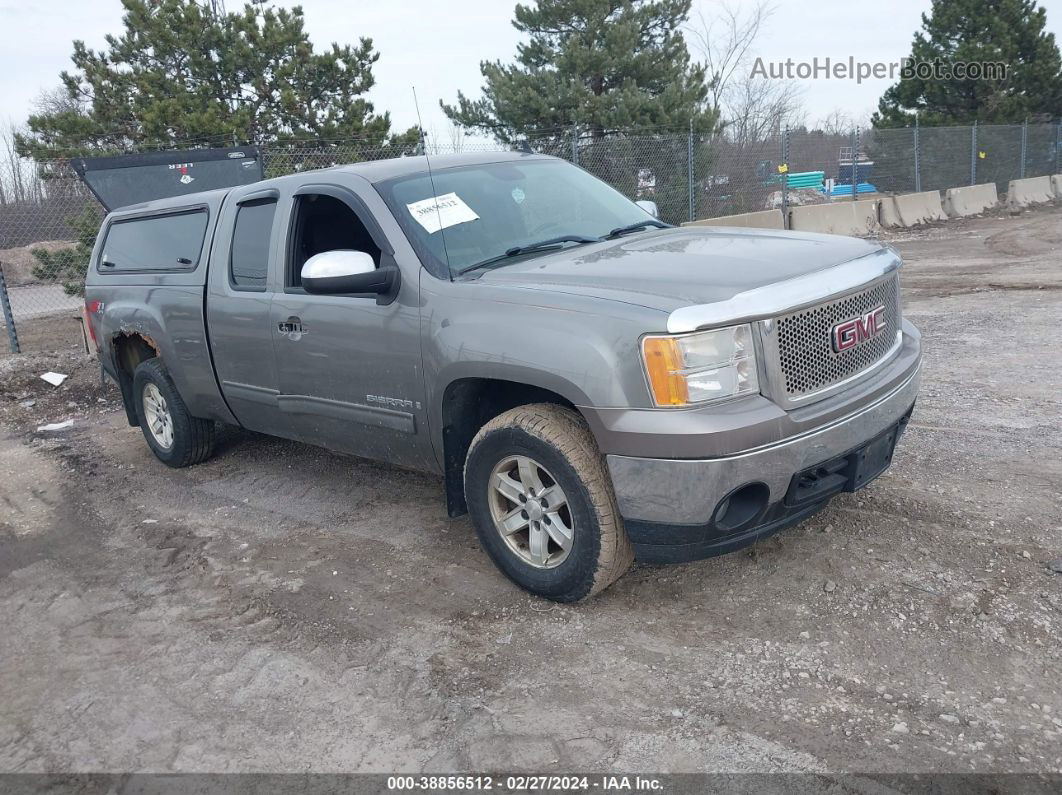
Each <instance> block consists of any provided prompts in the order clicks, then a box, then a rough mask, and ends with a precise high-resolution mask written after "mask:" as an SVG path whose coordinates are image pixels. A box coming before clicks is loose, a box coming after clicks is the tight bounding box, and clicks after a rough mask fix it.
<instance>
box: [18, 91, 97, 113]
mask: <svg viewBox="0 0 1062 795" xmlns="http://www.w3.org/2000/svg"><path fill="white" fill-rule="evenodd" d="M31 109H32V110H33V113H35V114H37V115H40V116H52V115H55V114H57V113H84V112H85V106H84V104H83V103H82V101H81V100H79V99H76V98H74V97H71V96H70V92H68V91H67V90H66V86H56V87H55V88H45V89H42V90H41V92H40V93H39V94H37V96H36V97H35V98H34V100H33V104H32V106H31Z"/></svg>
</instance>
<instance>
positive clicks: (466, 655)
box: [0, 208, 1062, 772]
mask: <svg viewBox="0 0 1062 795" xmlns="http://www.w3.org/2000/svg"><path fill="white" fill-rule="evenodd" d="M892 242H893V243H894V244H895V245H896V246H897V247H898V248H899V249H900V251H901V252H902V253H903V254H904V255H905V257H906V259H907V261H908V267H907V269H906V276H905V279H906V281H905V303H906V312H907V315H908V317H910V318H911V319H913V320H914V321H915V323H917V324H918V325H919V326H920V327H921V329H922V331H923V333H924V335H925V342H926V366H925V376H924V387H923V391H922V395H921V398H920V401H919V405H918V407H917V409H916V412H915V419H914V421H913V422H912V425H911V427H910V430H909V432H908V434H907V435H906V436H905V438H904V440H903V442H902V446H901V450H900V453H899V455H898V458H897V461H896V465H895V466H894V468H893V469H892V470H891V471H890V472H889V473H888V474H887V475H886V476H884V477H883V478H882V479H880V480H879V481H877V482H876V483H875V484H874V485H873V486H871V487H870V488H868V489H867V490H865V491H863V492H861V493H859V494H856V495H845V496H843V497H840V498H838V499H836V500H835V501H834V503H833V504H832V506H831V507H830V508H829V509H827V510H826V511H825V512H823V513H821V514H819V515H818V516H817V517H816V518H814V519H813V520H811V521H809V522H807V523H806V524H804V525H802V526H800V527H797V528H794V529H791V530H789V531H786V532H784V533H782V534H780V535H777V536H775V537H774V538H772V539H770V540H769V541H767V542H764V543H761V544H760V545H758V546H756V547H754V548H752V549H750V550H747V551H744V552H741V553H737V554H734V555H730V556H727V557H723V558H716V559H713V560H709V561H704V562H700V563H695V564H689V565H684V566H678V567H671V568H651V567H639V568H636V569H635V570H633V571H632V572H631V573H630V574H629V575H628V576H627V577H626V578H624V579H623V580H621V581H620V582H619V583H617V584H616V585H615V586H614V587H613V588H611V589H610V590H609V591H607V592H605V593H604V594H603V595H602V596H600V597H599V598H597V599H595V600H593V601H591V602H589V603H587V604H584V605H577V606H559V605H554V604H550V603H547V602H544V601H540V600H537V599H534V598H532V597H529V596H527V595H525V594H524V593H522V592H520V591H518V590H516V589H515V588H514V587H513V586H511V585H510V584H509V583H508V582H507V581H506V580H504V579H503V578H502V577H501V575H499V574H498V573H497V572H496V571H495V570H494V568H493V567H492V565H491V564H490V562H489V561H488V560H487V558H486V557H485V555H484V554H483V553H482V552H481V551H480V550H479V548H478V546H477V544H476V541H475V539H474V534H473V532H472V528H471V526H470V524H469V522H468V521H467V519H458V520H448V519H447V518H446V516H445V511H444V507H443V497H442V488H441V483H440V482H439V481H438V480H436V479H434V478H430V477H425V476H420V475H411V474H407V473H404V472H400V471H397V470H394V469H390V468H388V467H384V466H379V465H375V464H371V463H366V462H361V461H356V460H350V459H344V458H338V457H335V456H333V455H331V454H329V453H326V452H322V451H320V450H316V449H313V448H309V447H305V446H301V445H298V444H294V443H288V442H284V441H276V440H272V439H269V438H266V437H262V436H257V435H252V434H247V433H242V432H237V431H232V432H229V433H228V434H227V435H226V437H225V439H224V443H223V444H222V446H221V450H220V452H219V454H218V455H217V457H216V458H215V459H213V460H212V461H210V462H209V463H207V464H205V465H203V466H199V467H195V468H192V469H188V470H182V471H173V470H169V469H166V468H165V467H163V466H162V465H160V464H159V463H157V462H156V461H155V460H154V459H153V458H152V457H151V455H150V453H149V452H148V449H147V447H146V445H145V444H144V442H143V440H142V438H141V437H140V431H139V430H137V429H131V428H129V427H128V426H127V425H126V424H125V421H124V417H123V414H122V413H121V410H120V406H119V402H118V396H117V392H116V390H114V389H113V388H112V387H107V388H104V387H101V386H100V384H99V379H98V376H97V373H96V371H95V370H94V369H93V367H92V366H91V364H89V363H86V362H85V361H84V360H83V359H81V358H78V357H77V356H75V355H72V354H67V355H64V356H61V357H55V356H52V357H46V356H36V355H35V356H27V357H0V461H2V463H0V497H2V499H3V502H4V508H3V513H2V514H0V614H2V615H3V616H4V622H3V642H0V770H3V771H21V772H33V771H68V770H79V771H130V770H140V771H192V770H195V771H247V770H258V771H308V770H313V771H393V770H402V771H422V770H427V771H448V770H469V769H471V770H478V771H484V770H497V769H508V770H512V769H523V770H531V771H535V772H565V771H572V770H583V771H598V770H625V771H664V770H667V771H700V770H726V771H781V770H786V771H820V772H827V771H828V772H837V771H861V772H872V771H873V772H909V771H970V770H974V771H985V772H987V771H992V772H1006V771H1060V770H1062V688H1060V687H1059V682H1060V681H1062V644H1060V643H1059V637H1060V635H1062V574H1060V573H1054V572H1053V571H1052V569H1051V567H1050V564H1051V562H1052V561H1058V560H1059V559H1060V558H1062V500H1060V496H1059V494H1060V490H1062V424H1060V422H1059V417H1060V415H1062V411H1060V409H1062V400H1060V397H1059V396H1060V394H1062V346H1060V343H1059V334H1058V324H1059V319H1060V318H1062V292H1060V288H1062V267H1060V262H1062V256H1060V255H1062V210H1059V209H1056V208H1049V209H1044V210H1039V211H1036V212H1031V213H1028V212H1027V213H1025V214H1023V215H1021V216H1019V217H1016V218H1012V217H1009V216H998V217H993V218H986V219H979V220H974V221H969V222H954V223H951V224H948V225H942V226H939V227H934V228H930V229H927V230H922V231H918V232H915V233H911V234H906V235H894V236H892ZM49 369H52V370H59V371H61V372H67V373H72V377H71V378H70V379H69V380H68V381H67V382H66V383H65V384H63V385H62V386H61V387H59V388H57V389H56V388H53V387H50V386H48V385H46V384H45V383H44V382H43V381H40V380H39V379H38V378H37V377H36V376H37V374H39V373H41V372H44V371H45V370H49ZM27 401H35V402H34V403H33V404H32V405H30V404H29V403H27ZM67 418H73V419H74V421H75V424H74V426H73V428H72V429H70V430H68V431H64V432H59V433H46V432H37V431H36V430H35V429H36V427H37V425H39V424H41V423H45V422H54V421H58V420H65V419H67ZM1055 565H1056V566H1058V565H1059V564H1058V563H1056V564H1055Z"/></svg>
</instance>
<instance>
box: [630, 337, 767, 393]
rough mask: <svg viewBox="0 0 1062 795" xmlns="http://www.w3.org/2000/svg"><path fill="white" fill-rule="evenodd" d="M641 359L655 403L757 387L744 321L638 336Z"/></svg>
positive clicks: (750, 344) (742, 391) (748, 389)
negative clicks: (708, 328) (673, 333)
mask: <svg viewBox="0 0 1062 795" xmlns="http://www.w3.org/2000/svg"><path fill="white" fill-rule="evenodd" d="M642 360H643V362H644V363H645V372H646V375H648V377H649V389H650V391H651V392H652V395H653V401H654V402H655V403H656V405H658V406H689V405H692V404H696V403H708V402H710V401H713V400H726V399H728V398H733V397H738V396H740V395H747V394H751V393H753V392H759V391H760V384H759V379H758V378H757V376H756V352H755V351H754V350H753V347H752V328H751V327H750V326H748V325H747V324H746V325H743V326H730V327H729V328H720V329H713V330H711V331H698V332H696V333H694V334H683V335H681V336H675V337H673V336H664V335H660V336H649V337H643V338H642Z"/></svg>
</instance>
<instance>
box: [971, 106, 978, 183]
mask: <svg viewBox="0 0 1062 795" xmlns="http://www.w3.org/2000/svg"><path fill="white" fill-rule="evenodd" d="M970 184H971V185H976V184H977V121H976V120H975V121H974V123H973V127H971V128H970Z"/></svg>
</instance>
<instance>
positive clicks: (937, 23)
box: [873, 0, 1062, 127]
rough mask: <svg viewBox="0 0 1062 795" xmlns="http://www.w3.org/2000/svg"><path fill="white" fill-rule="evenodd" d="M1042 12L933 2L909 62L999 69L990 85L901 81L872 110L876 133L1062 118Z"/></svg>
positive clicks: (1061, 75)
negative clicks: (1003, 70)
mask: <svg viewBox="0 0 1062 795" xmlns="http://www.w3.org/2000/svg"><path fill="white" fill-rule="evenodd" d="M1046 21H1047V12H1046V11H1045V10H1044V9H1043V8H1042V7H1040V6H1038V5H1037V3H1036V1H1035V0H933V7H932V9H931V11H930V13H929V14H928V15H927V14H923V15H922V30H920V31H918V32H917V33H915V37H914V43H913V45H912V47H911V59H912V60H913V62H915V63H923V64H932V63H936V62H939V63H941V64H943V65H945V66H947V65H950V64H956V63H967V64H969V63H1002V64H1005V65H1006V67H1007V70H1006V76H1005V77H999V78H996V79H982V80H972V79H958V78H957V77H954V76H951V77H947V78H945V79H936V78H935V77H930V78H929V79H924V78H922V77H918V76H909V77H901V79H900V81H899V82H898V83H896V84H895V85H893V86H892V87H890V88H889V89H888V90H887V91H886V92H885V94H884V95H883V96H882V98H881V101H880V102H879V103H878V111H877V112H876V113H875V114H874V117H873V123H874V126H876V127H901V126H906V125H909V124H913V123H914V119H915V114H917V115H918V118H919V121H920V122H921V123H922V124H927V125H933V124H935V125H946V124H969V123H971V122H973V121H980V122H992V123H1016V122H1021V121H1024V120H1025V119H1026V118H1029V119H1031V120H1050V119H1054V118H1058V117H1059V116H1060V115H1062V59H1060V57H1059V51H1058V45H1057V44H1056V43H1055V37H1054V34H1052V33H1047V32H1045V30H1044V26H1045V24H1046Z"/></svg>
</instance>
